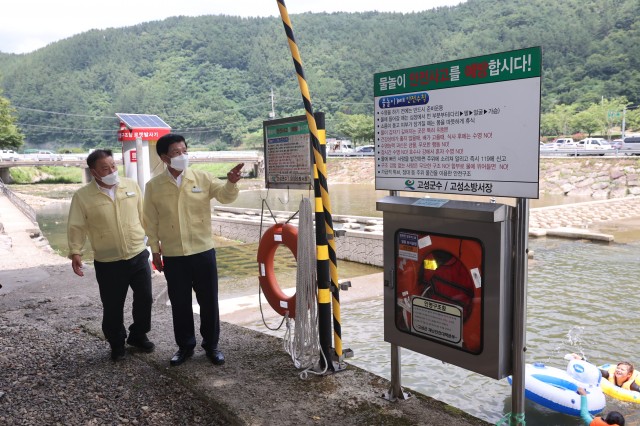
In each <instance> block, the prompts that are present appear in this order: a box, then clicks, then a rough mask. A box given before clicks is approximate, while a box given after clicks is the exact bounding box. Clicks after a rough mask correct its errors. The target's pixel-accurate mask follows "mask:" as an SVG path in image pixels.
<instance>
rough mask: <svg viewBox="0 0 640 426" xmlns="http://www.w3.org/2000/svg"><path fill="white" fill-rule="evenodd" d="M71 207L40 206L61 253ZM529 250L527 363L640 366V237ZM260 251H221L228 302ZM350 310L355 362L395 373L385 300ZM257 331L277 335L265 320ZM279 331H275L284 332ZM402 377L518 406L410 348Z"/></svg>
mask: <svg viewBox="0 0 640 426" xmlns="http://www.w3.org/2000/svg"><path fill="white" fill-rule="evenodd" d="M331 191H332V192H331V202H332V211H333V213H334V214H352V215H359V216H380V214H379V212H376V211H375V200H376V199H379V198H381V197H383V196H385V195H386V192H384V191H377V192H376V191H373V187H372V186H366V185H365V186H363V185H341V186H339V187H336V188H332V189H331ZM301 194H304V195H305V196H308V193H307V192H306V191H305V192H301V191H297V192H293V191H292V192H288V193H287V191H269V192H268V193H267V191H266V190H260V191H247V192H243V193H242V194H241V196H240V198H239V200H238V201H237V202H235V203H234V204H233V205H234V206H236V207H252V208H260V205H261V199H263V198H264V199H267V202H268V203H269V206H270V207H271V208H272V209H273V210H295V209H296V207H297V205H298V203H299V200H300V196H301ZM498 201H499V202H500V201H501V200H498ZM576 201H581V200H575V199H573V200H567V199H543V200H532V206H534V207H535V206H543V205H549V204H558V203H562V202H576ZM67 211H68V201H66V202H65V201H61V202H59V203H54V204H51V205H48V206H46V207H42V208H39V209H38V221H39V223H40V226H41V228H42V230H43V232H44V234H45V236H46V237H47V238H48V239H49V241H50V243H51V244H52V246H53V247H54V248H56V249H58V250H60V251H61V252H64V250H65V246H66V235H65V226H66V215H67ZM529 248H530V249H531V250H533V251H534V253H535V256H534V259H532V260H530V261H529V269H528V270H529V283H528V297H527V303H528V311H527V353H526V354H527V355H526V362H528V363H532V362H536V361H542V362H545V363H546V364H548V365H551V366H554V367H558V368H561V369H564V368H565V367H566V361H564V360H563V356H564V355H565V354H566V353H569V352H577V353H583V354H585V355H587V357H588V358H589V359H590V360H592V361H593V362H595V363H597V364H603V363H606V362H616V361H619V360H629V361H632V362H634V361H635V362H636V363H640V357H638V356H637V354H639V353H640V342H639V340H638V338H637V336H636V330H635V327H637V326H638V324H639V323H640V321H639V320H640V313H639V312H640V311H639V309H638V308H639V306H638V305H639V304H638V300H637V297H638V296H637V293H636V291H637V287H638V285H637V280H638V279H639V277H640V242H637V241H634V242H630V243H625V244H621V243H612V244H602V243H591V242H586V241H575V240H564V239H550V238H544V239H530V240H529ZM255 250H256V245H255V244H239V245H226V246H221V247H219V248H218V249H217V252H218V257H219V259H221V260H220V261H219V267H220V276H221V285H220V288H221V295H220V297H221V299H226V298H232V297H237V296H241V295H247V294H251V293H255V290H256V279H255V271H256V269H255ZM278 253H280V250H278ZM278 255H279V254H278ZM279 263H281V264H282V265H281V267H280V270H279V271H278V274H279V275H278V277H279V282H282V280H281V277H282V275H288V276H291V275H294V274H295V264H294V261H293V259H292V258H289V259H285V260H284V261H283V262H279ZM339 267H340V268H341V271H342V274H341V276H344V277H348V276H355V275H365V274H369V273H373V272H377V271H380V269H378V268H375V267H370V266H366V265H358V264H349V263H348V262H340V265H339ZM343 268H346V269H343ZM345 271H346V272H345ZM225 283H228V284H229V285H225ZM341 316H342V339H343V342H344V347H345V348H351V349H353V351H354V353H355V357H354V358H351V359H349V362H350V363H352V364H354V365H357V366H359V367H362V368H364V369H366V370H369V371H371V372H373V373H375V374H378V375H380V376H383V377H386V378H390V372H389V369H390V356H389V350H390V347H389V344H388V343H385V342H384V339H383V322H382V320H383V302H382V299H381V298H378V299H373V300H367V301H361V302H355V303H350V304H343V305H342V306H341ZM252 328H255V329H256V330H260V331H262V332H268V330H267V329H266V328H265V327H264V326H263V325H262V324H261V323H260V324H254V325H253V326H252ZM278 333H280V332H276V333H275V334H276V335H279V336H280V337H282V333H280V334H278ZM402 384H403V386H405V387H408V388H411V389H414V390H416V391H418V392H420V393H423V394H426V395H429V396H431V397H434V398H436V399H438V400H441V401H444V402H446V403H448V404H450V405H452V406H455V407H458V408H460V409H461V410H463V411H465V412H468V413H470V414H472V415H474V416H476V417H478V418H481V419H484V420H487V421H490V422H493V423H495V422H497V421H499V420H500V419H501V418H502V417H503V416H504V415H505V414H507V413H509V412H510V406H511V387H510V386H509V384H508V382H507V381H506V380H500V381H496V380H493V379H489V378H486V377H484V376H481V375H478V374H476V373H471V372H468V371H467V370H464V369H461V368H458V367H455V366H453V365H448V364H443V363H442V362H440V361H438V360H435V359H432V358H429V357H427V356H424V355H421V354H418V353H415V352H412V351H409V350H404V349H403V350H402ZM638 408H639V406H638V405H637V404H632V403H624V402H620V401H617V400H614V399H611V398H609V397H607V407H606V408H605V411H610V410H617V411H620V412H621V413H623V414H624V415H625V416H626V417H627V425H640V415H639V413H638V411H639V410H638ZM526 421H527V423H528V424H529V425H580V424H582V423H581V421H580V420H579V419H578V418H575V417H570V416H567V415H563V414H559V413H555V412H552V411H550V410H547V409H545V408H543V407H541V406H539V405H536V404H533V403H530V402H528V401H527V404H526Z"/></svg>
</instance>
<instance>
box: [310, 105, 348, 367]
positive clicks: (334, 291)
mask: <svg viewBox="0 0 640 426" xmlns="http://www.w3.org/2000/svg"><path fill="white" fill-rule="evenodd" d="M314 117H315V119H316V124H317V128H318V139H319V142H320V148H321V153H322V161H323V164H326V163H327V133H326V130H325V121H324V113H322V112H317V113H315V114H314ZM324 175H325V176H326V169H325V173H324ZM329 201H330V200H329V194H328V193H327V204H324V201H323V204H324V208H325V216H324V217H325V223H326V225H325V226H326V230H327V240H328V243H329V272H330V276H331V295H332V296H333V297H332V299H331V306H332V307H333V344H334V346H335V352H336V356H337V357H338V360H339V361H342V358H343V356H342V324H341V323H340V287H339V286H338V258H337V256H336V240H335V235H334V232H333V219H332V217H331V208H330V204H328V203H329ZM328 206H329V207H328Z"/></svg>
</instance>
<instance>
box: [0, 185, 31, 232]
mask: <svg viewBox="0 0 640 426" xmlns="http://www.w3.org/2000/svg"><path fill="white" fill-rule="evenodd" d="M0 191H2V193H3V194H4V195H5V196H6V197H7V198H8V199H9V201H11V202H12V203H13V205H14V206H16V207H17V208H18V209H19V210H20V211H21V212H22V213H23V214H24V215H25V216H27V218H29V220H30V221H31V222H33V223H34V224H37V223H38V221H37V220H36V211H35V210H34V209H33V207H31V206H30V205H29V204H27V203H26V202H25V201H24V200H23V199H22V198H20V197H18V196H17V195H16V194H15V192H13V191H12V190H10V189H9V188H8V187H7V185H5V184H4V182H3V181H2V179H0Z"/></svg>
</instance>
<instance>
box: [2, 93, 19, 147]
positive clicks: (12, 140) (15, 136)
mask: <svg viewBox="0 0 640 426" xmlns="http://www.w3.org/2000/svg"><path fill="white" fill-rule="evenodd" d="M1 93H2V92H0V148H15V149H18V148H20V147H21V146H22V144H24V135H23V134H22V133H21V132H20V130H19V129H18V127H17V126H16V124H15V122H16V119H17V117H16V116H15V113H16V111H15V109H13V108H12V107H11V103H10V102H9V100H8V99H7V98H5V97H3V96H1Z"/></svg>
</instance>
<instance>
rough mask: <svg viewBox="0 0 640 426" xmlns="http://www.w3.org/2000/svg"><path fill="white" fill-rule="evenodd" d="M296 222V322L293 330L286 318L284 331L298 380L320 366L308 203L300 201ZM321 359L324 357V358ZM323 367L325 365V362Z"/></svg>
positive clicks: (314, 262)
mask: <svg viewBox="0 0 640 426" xmlns="http://www.w3.org/2000/svg"><path fill="white" fill-rule="evenodd" d="M299 212H300V213H299V218H298V252H297V259H298V269H297V272H296V318H295V321H294V324H295V325H294V327H293V330H292V326H291V319H290V318H286V324H287V331H286V333H285V336H284V348H285V350H286V351H287V353H288V354H289V355H291V359H292V360H293V364H294V365H295V367H296V368H298V369H304V371H302V372H301V373H300V378H302V379H306V378H307V377H308V374H309V373H311V374H324V372H325V371H326V367H325V371H322V372H318V371H316V369H318V367H319V365H320V354H321V353H322V351H321V348H320V339H319V330H318V299H317V286H316V255H315V248H316V247H315V243H314V239H313V235H314V231H313V209H312V207H311V200H310V199H309V198H303V199H302V201H301V202H300V209H299ZM323 355H324V354H323ZM325 365H326V361H325Z"/></svg>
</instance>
